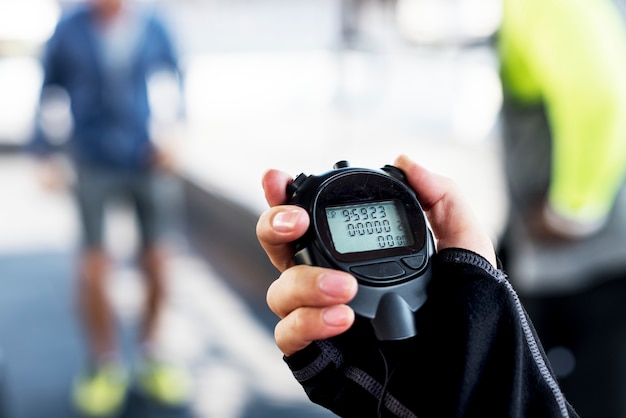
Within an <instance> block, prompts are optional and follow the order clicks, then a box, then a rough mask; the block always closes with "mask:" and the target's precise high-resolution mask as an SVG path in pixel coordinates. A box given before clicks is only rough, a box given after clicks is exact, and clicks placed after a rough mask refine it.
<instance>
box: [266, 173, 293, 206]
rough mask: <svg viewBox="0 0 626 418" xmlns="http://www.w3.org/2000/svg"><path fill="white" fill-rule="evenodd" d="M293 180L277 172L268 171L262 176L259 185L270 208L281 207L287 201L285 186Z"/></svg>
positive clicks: (287, 175)
mask: <svg viewBox="0 0 626 418" xmlns="http://www.w3.org/2000/svg"><path fill="white" fill-rule="evenodd" d="M292 180H293V179H292V178H291V176H289V174H287V173H285V172H283V171H279V170H274V169H272V170H268V171H266V172H265V174H264V175H263V178H262V180H261V184H262V186H263V190H264V192H265V200H266V201H267V203H268V204H269V205H270V206H277V205H282V204H284V203H285V202H286V201H287V192H286V189H287V185H288V184H289V183H291V181H292Z"/></svg>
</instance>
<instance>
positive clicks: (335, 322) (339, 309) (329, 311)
mask: <svg viewBox="0 0 626 418" xmlns="http://www.w3.org/2000/svg"><path fill="white" fill-rule="evenodd" d="M322 319H323V320H324V323H325V324H326V325H331V326H334V327H337V326H342V325H345V324H347V323H348V322H349V321H350V320H351V319H352V311H351V310H350V308H348V307H347V306H331V307H329V308H326V309H324V312H323V313H322Z"/></svg>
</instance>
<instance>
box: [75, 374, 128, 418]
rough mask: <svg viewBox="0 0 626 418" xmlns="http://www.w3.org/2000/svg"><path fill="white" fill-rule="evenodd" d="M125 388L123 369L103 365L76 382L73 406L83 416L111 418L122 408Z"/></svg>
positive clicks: (126, 384) (125, 379) (125, 380)
mask: <svg viewBox="0 0 626 418" xmlns="http://www.w3.org/2000/svg"><path fill="white" fill-rule="evenodd" d="M127 388H128V379H127V376H126V373H124V371H123V369H122V368H121V367H120V366H119V365H117V364H105V365H102V366H99V367H98V368H97V369H96V370H95V371H94V372H92V373H90V374H86V375H84V376H80V377H79V378H78V379H77V380H76V382H75V383H74V389H73V400H74V405H75V406H76V409H78V411H79V412H81V413H82V414H83V415H85V416H89V417H111V416H114V415H115V414H116V413H118V412H119V411H120V409H121V408H122V405H123V404H124V400H125V398H126V391H127Z"/></svg>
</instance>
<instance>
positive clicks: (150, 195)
mask: <svg viewBox="0 0 626 418" xmlns="http://www.w3.org/2000/svg"><path fill="white" fill-rule="evenodd" d="M158 181H159V177H158V175H157V174H155V173H146V174H145V176H142V177H140V178H138V179H137V181H136V182H135V186H136V187H135V191H134V200H135V205H136V209H137V218H138V220H139V225H140V232H141V240H142V247H141V251H140V255H139V257H140V260H139V261H140V267H141V270H142V272H143V277H144V279H145V282H146V303H145V306H144V311H143V318H142V328H141V335H140V337H141V346H142V360H143V364H142V367H141V370H140V376H139V384H140V387H141V388H142V389H143V391H144V392H145V393H146V394H147V395H148V396H150V397H151V398H152V399H154V400H156V401H158V402H160V403H163V404H166V405H180V404H182V403H184V402H186V401H187V399H188V398H189V395H190V389H191V387H190V379H189V376H188V375H187V373H186V372H185V370H184V369H183V368H181V367H178V366H175V365H174V364H173V363H172V361H171V360H172V359H166V358H165V356H163V353H162V352H160V346H159V342H158V341H157V340H158V338H157V337H158V335H157V334H158V328H159V325H160V319H161V317H162V311H163V307H164V305H165V299H166V296H167V292H166V273H165V272H166V254H165V248H164V245H163V243H162V239H161V232H162V231H161V222H160V220H161V219H160V210H159V206H160V205H159V204H160V203H161V202H160V201H159V198H160V196H159V195H158V190H157V187H156V186H157V182H158Z"/></svg>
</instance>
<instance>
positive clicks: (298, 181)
mask: <svg viewBox="0 0 626 418" xmlns="http://www.w3.org/2000/svg"><path fill="white" fill-rule="evenodd" d="M307 178H308V176H307V175H306V174H304V173H301V174H298V177H296V178H295V179H294V180H293V181H292V182H291V183H289V184H288V185H287V197H289V198H290V197H292V196H293V195H294V194H296V193H297V192H298V190H300V187H302V185H303V184H304V182H305V181H306V179H307Z"/></svg>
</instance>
